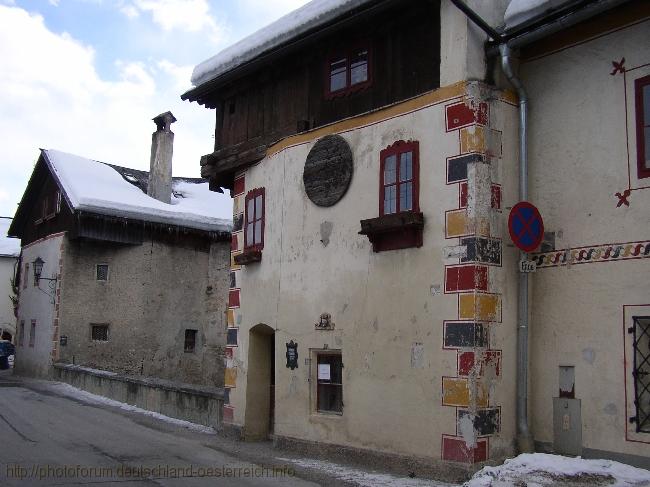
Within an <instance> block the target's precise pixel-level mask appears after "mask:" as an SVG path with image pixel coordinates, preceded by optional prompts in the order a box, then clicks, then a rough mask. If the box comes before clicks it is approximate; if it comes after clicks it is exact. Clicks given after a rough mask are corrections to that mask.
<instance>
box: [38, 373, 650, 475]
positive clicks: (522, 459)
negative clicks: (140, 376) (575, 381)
mask: <svg viewBox="0 0 650 487" xmlns="http://www.w3.org/2000/svg"><path fill="white" fill-rule="evenodd" d="M47 388H48V389H51V390H52V391H53V392H56V393H58V394H60V395H64V396H67V397H70V398H74V399H77V400H80V401H82V402H88V403H92V404H104V405H108V406H113V407H118V408H120V409H122V410H125V411H129V412H134V413H140V414H143V415H146V416H150V417H153V418H156V419H158V420H161V421H165V422H168V423H172V424H175V425H178V426H182V427H184V428H187V429H188V430H191V431H195V432H201V433H208V434H214V433H215V430H214V429H212V428H209V427H207V426H202V425H197V424H194V423H190V422H188V421H183V420H180V419H175V418H170V417H168V416H164V415H162V414H159V413H154V412H152V411H146V410H144V409H141V408H138V407H135V406H131V405H129V404H125V403H122V402H118V401H114V400H112V399H108V398H106V397H103V396H98V395H96V394H91V393H90V392H86V391H83V390H81V389H77V388H76V387H73V386H71V385H68V384H63V383H57V382H55V383H50V384H48V386H47ZM276 460H277V461H279V462H284V463H292V464H294V465H295V466H296V467H300V468H303V469H309V470H313V471H320V472H323V473H326V474H327V475H328V476H331V477H334V478H336V479H339V480H340V481H341V482H342V483H343V482H345V483H350V484H356V485H358V486H360V487H453V486H454V484H449V483H444V482H440V481H434V480H428V479H419V478H409V477H400V476H395V475H391V474H387V473H383V472H376V471H372V470H362V469H360V468H355V467H350V466H347V465H340V464H336V463H332V462H327V461H322V460H313V459H309V458H298V459H297V458H285V457H276ZM601 485H602V486H605V485H607V486H614V487H645V486H647V487H650V471H648V470H643V469H640V468H635V467H631V466H629V465H625V464H622V463H619V462H614V461H611V460H585V459H582V458H571V457H563V456H560V455H549V454H544V453H535V454H522V455H519V456H518V457H515V458H512V459H508V460H506V461H505V462H504V464H503V465H500V466H497V467H484V468H483V469H481V470H480V471H478V472H477V473H476V474H475V475H474V476H473V477H472V478H471V479H470V480H469V481H468V482H466V483H465V484H463V486H464V487H546V486H565V487H570V486H575V487H577V486H584V487H587V486H589V487H591V486H601Z"/></svg>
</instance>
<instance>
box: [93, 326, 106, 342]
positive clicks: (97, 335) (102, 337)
mask: <svg viewBox="0 0 650 487" xmlns="http://www.w3.org/2000/svg"><path fill="white" fill-rule="evenodd" d="M90 339H91V340H92V341H93V342H107V341H108V325H103V324H102V325H95V324H91V325H90Z"/></svg>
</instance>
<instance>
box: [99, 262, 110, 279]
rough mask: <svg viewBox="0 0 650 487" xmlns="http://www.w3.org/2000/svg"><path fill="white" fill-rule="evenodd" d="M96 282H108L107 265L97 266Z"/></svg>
mask: <svg viewBox="0 0 650 487" xmlns="http://www.w3.org/2000/svg"><path fill="white" fill-rule="evenodd" d="M97 280H98V281H108V264H97Z"/></svg>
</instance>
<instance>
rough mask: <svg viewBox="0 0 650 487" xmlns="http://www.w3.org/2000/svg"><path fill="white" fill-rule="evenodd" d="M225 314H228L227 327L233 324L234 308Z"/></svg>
mask: <svg viewBox="0 0 650 487" xmlns="http://www.w3.org/2000/svg"><path fill="white" fill-rule="evenodd" d="M227 316H228V327H233V326H235V310H234V309H229V310H228V315H227Z"/></svg>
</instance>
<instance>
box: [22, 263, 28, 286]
mask: <svg viewBox="0 0 650 487" xmlns="http://www.w3.org/2000/svg"><path fill="white" fill-rule="evenodd" d="M27 279H29V264H25V275H24V276H23V289H27Z"/></svg>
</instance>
